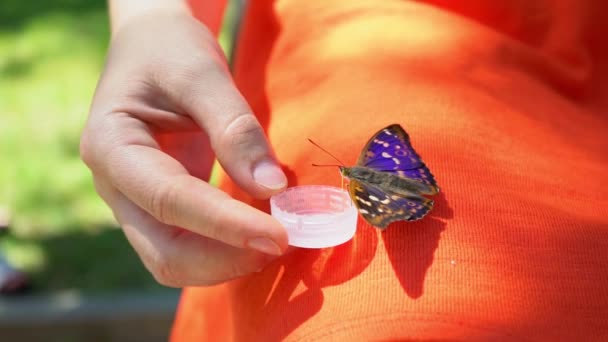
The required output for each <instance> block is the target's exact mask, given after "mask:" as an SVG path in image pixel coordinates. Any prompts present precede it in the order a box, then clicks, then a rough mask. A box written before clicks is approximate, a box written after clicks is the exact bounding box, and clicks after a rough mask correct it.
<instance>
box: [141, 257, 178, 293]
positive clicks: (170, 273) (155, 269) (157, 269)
mask: <svg viewBox="0 0 608 342" xmlns="http://www.w3.org/2000/svg"><path fill="white" fill-rule="evenodd" d="M148 268H149V270H150V273H152V276H153V277H154V280H156V282H158V283H159V284H161V285H163V286H166V287H181V286H183V284H182V282H181V280H180V279H179V278H178V277H177V274H179V271H178V270H177V266H176V265H175V263H174V262H173V261H172V258H170V257H169V256H167V255H165V254H158V255H157V256H156V257H155V258H154V259H153V261H152V262H151V264H150V265H149V267H148Z"/></svg>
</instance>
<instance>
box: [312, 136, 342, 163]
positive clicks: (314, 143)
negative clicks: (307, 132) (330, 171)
mask: <svg viewBox="0 0 608 342" xmlns="http://www.w3.org/2000/svg"><path fill="white" fill-rule="evenodd" d="M308 141H310V143H311V144H313V145H315V146H317V147H318V148H319V149H320V150H321V151H323V152H325V153H327V154H328V155H329V156H330V157H332V158H334V159H335V160H336V161H337V162H338V163H340V165H315V164H312V165H313V166H344V163H343V162H341V161H340V159H338V158H336V156H334V155H333V154H331V153H329V151H327V150H326V149H324V148H323V147H321V146H320V145H319V144H317V143H316V142H314V141H312V139H310V138H309V139H308Z"/></svg>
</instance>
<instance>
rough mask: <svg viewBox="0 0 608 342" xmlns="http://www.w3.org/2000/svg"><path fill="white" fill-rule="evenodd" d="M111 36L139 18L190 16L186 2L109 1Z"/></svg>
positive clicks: (169, 0) (182, 0)
mask: <svg viewBox="0 0 608 342" xmlns="http://www.w3.org/2000/svg"><path fill="white" fill-rule="evenodd" d="M108 3H109V10H110V27H111V33H112V36H114V35H115V34H116V32H118V31H119V30H120V28H121V27H122V26H124V25H125V24H127V23H129V22H130V21H132V20H133V19H136V18H138V17H140V16H144V15H147V14H154V13H166V14H187V15H192V13H191V12H190V7H189V6H188V3H187V1H186V0H109V1H108Z"/></svg>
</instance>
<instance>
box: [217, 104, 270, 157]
mask: <svg viewBox="0 0 608 342" xmlns="http://www.w3.org/2000/svg"><path fill="white" fill-rule="evenodd" d="M221 140H222V141H221V142H222V144H225V145H228V146H231V147H236V148H239V147H243V146H246V147H247V148H254V147H256V146H258V145H259V144H260V142H264V141H265V137H264V133H263V130H262V127H261V125H260V123H259V122H258V120H257V119H256V118H255V116H254V115H253V114H251V113H249V112H247V113H243V114H240V115H237V116H236V117H235V118H234V119H232V121H231V122H230V123H229V124H228V126H226V129H225V130H224V134H223V135H222V138H221ZM248 151H249V152H251V150H248Z"/></svg>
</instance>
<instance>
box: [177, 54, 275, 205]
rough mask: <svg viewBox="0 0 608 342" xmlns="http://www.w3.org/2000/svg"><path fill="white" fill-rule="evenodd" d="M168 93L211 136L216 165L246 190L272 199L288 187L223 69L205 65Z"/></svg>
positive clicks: (251, 114)
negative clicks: (275, 194) (219, 164)
mask: <svg viewBox="0 0 608 342" xmlns="http://www.w3.org/2000/svg"><path fill="white" fill-rule="evenodd" d="M216 63H217V62H216ZM173 79H175V77H173ZM166 92H167V93H169V94H170V96H171V97H173V98H176V99H177V100H176V101H177V102H179V103H180V106H181V107H183V108H184V110H186V111H187V112H188V113H190V115H192V117H193V119H194V120H195V121H197V122H198V123H199V125H200V126H201V127H202V128H203V129H204V130H205V131H206V132H207V135H208V136H209V138H210V141H211V144H212V146H213V149H214V151H215V153H216V157H217V159H218V161H219V162H220V163H221V164H222V167H223V168H224V170H226V172H227V173H228V174H229V175H230V177H231V178H232V179H233V180H234V181H235V182H236V183H237V184H238V185H239V186H240V187H241V188H242V189H244V190H245V191H247V192H248V193H250V194H251V195H252V196H254V197H258V198H268V197H269V196H271V195H272V194H274V193H276V192H278V191H280V190H282V189H283V188H285V187H286V186H287V178H286V177H285V174H284V173H283V171H282V170H281V168H280V166H279V164H278V162H277V160H276V158H275V156H274V154H273V152H272V149H271V148H270V145H269V143H268V140H267V138H266V135H265V133H264V130H263V129H262V126H261V125H260V123H259V122H258V120H257V118H256V117H255V115H254V114H253V112H252V110H251V108H250V107H249V105H248V104H247V102H246V101H245V99H244V98H243V96H242V95H241V94H240V92H239V91H238V89H237V88H236V86H235V85H234V83H233V81H232V78H231V77H230V75H229V74H228V73H227V72H226V71H225V70H224V69H223V68H219V67H217V66H216V67H213V64H212V65H211V66H208V67H204V66H203V67H201V69H200V70H197V71H194V72H193V74H192V75H189V76H188V77H182V78H181V79H179V80H178V81H177V82H176V84H173V87H172V89H166Z"/></svg>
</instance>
